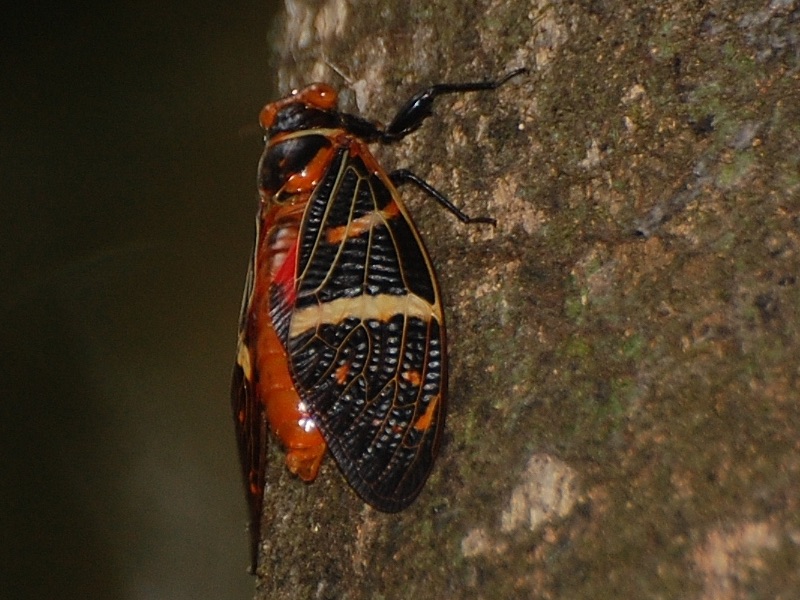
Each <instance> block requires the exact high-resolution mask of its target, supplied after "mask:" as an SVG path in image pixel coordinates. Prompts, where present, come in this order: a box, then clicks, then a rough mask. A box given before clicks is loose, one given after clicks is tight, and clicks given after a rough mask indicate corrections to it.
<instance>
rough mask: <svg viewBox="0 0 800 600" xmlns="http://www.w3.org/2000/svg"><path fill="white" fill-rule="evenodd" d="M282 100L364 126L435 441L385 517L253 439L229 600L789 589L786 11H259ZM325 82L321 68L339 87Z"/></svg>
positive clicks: (798, 140) (793, 546)
mask: <svg viewBox="0 0 800 600" xmlns="http://www.w3.org/2000/svg"><path fill="white" fill-rule="evenodd" d="M286 9H287V15H286V19H285V21H284V23H283V25H282V27H283V34H282V37H281V40H282V41H281V42H280V45H279V52H280V58H279V71H278V83H279V88H280V89H281V91H282V92H283V93H285V92H288V91H289V89H291V88H293V87H298V86H302V85H305V84H307V83H310V82H312V81H316V80H324V81H327V82H329V83H332V84H334V85H335V86H336V87H338V88H341V89H342V90H343V92H342V94H343V106H342V108H343V109H345V110H348V111H350V112H358V113H360V114H362V115H363V116H365V117H367V118H370V119H376V120H381V121H383V122H388V121H389V120H390V119H391V118H392V116H393V115H394V111H395V110H396V109H397V108H399V107H400V106H401V105H402V103H403V102H404V101H405V100H406V99H407V98H408V97H410V96H411V95H412V94H413V93H414V92H416V91H417V90H418V89H420V88H422V87H425V86H428V85H430V84H432V83H438V82H443V81H445V82H460V81H474V80H481V79H485V78H493V77H496V76H499V75H501V74H503V73H505V72H507V71H509V70H510V69H512V68H516V67H521V66H525V67H528V68H529V69H530V74H529V75H527V76H524V77H520V78H518V79H515V80H512V81H511V82H509V83H508V84H507V85H506V86H504V87H503V88H501V89H500V90H497V91H496V92H481V93H472V94H466V95H464V96H458V97H447V98H442V99H440V100H438V101H437V104H436V107H435V114H434V117H432V118H431V119H429V120H428V121H426V123H425V125H424V126H423V127H422V128H421V129H420V130H419V131H418V132H417V133H415V134H414V135H412V136H411V137H409V138H408V139H407V140H406V141H404V142H402V143H401V144H398V145H396V146H392V147H390V148H379V149H376V153H377V155H378V157H379V159H380V160H382V161H383V162H384V163H385V165H386V167H387V169H394V168H398V167H407V168H409V169H412V170H414V171H415V172H416V173H417V174H419V175H420V176H422V177H423V178H424V179H426V180H427V181H429V182H430V183H431V184H432V185H434V186H435V187H437V188H438V189H439V190H441V191H443V192H444V193H445V194H446V195H447V196H448V197H449V198H450V199H451V200H452V201H453V202H454V203H455V204H456V205H458V206H459V207H460V208H462V209H463V210H464V211H465V212H467V213H468V214H470V215H491V216H493V217H495V218H496V219H497V221H498V225H497V227H496V228H494V229H492V228H491V227H489V226H486V225H466V226H465V225H462V224H461V223H460V222H458V221H457V220H456V219H455V218H453V217H452V216H451V215H449V214H447V213H446V212H442V210H441V207H439V206H438V205H436V204H435V203H432V202H428V201H427V198H425V197H424V196H423V195H422V194H420V193H417V192H416V191H414V190H405V189H404V190H403V194H404V199H405V200H406V203H407V205H408V206H409V208H410V210H411V212H412V213H413V214H414V216H415V219H416V222H417V224H418V225H419V227H420V230H421V232H422V235H423V237H424V239H425V241H426V243H427V245H428V248H429V249H430V251H431V253H432V255H433V258H434V261H435V262H436V264H437V266H438V271H439V275H440V278H441V284H442V288H443V294H444V298H445V302H446V317H447V322H448V332H449V345H450V359H451V363H450V364H451V374H450V409H449V420H448V426H447V432H448V433H447V436H446V440H445V444H444V447H443V449H442V452H441V454H440V456H439V459H438V462H437V465H436V467H435V470H434V473H433V475H432V477H431V479H430V480H429V482H428V484H427V486H426V488H425V490H424V491H423V492H422V494H421V495H420V497H419V498H418V500H417V501H416V502H415V504H413V505H412V506H411V507H410V508H409V509H407V510H406V511H404V512H402V513H400V514H397V515H386V514H382V513H379V512H376V511H374V510H372V509H371V508H369V507H368V506H365V505H364V504H363V502H361V501H360V500H359V499H358V497H357V496H356V495H355V494H354V493H353V492H352V491H351V490H350V489H349V488H348V487H347V484H346V483H345V481H344V480H343V478H342V476H341V475H340V473H339V472H338V471H337V469H336V466H335V464H334V463H333V462H332V461H331V460H330V459H327V460H326V462H325V464H324V466H323V469H322V472H321V476H320V477H319V479H318V480H317V482H316V483H314V484H313V485H304V484H303V483H301V482H300V481H299V480H296V479H295V478H293V477H292V476H291V475H289V474H288V473H287V472H286V469H285V468H284V466H283V458H282V453H281V452H280V451H279V449H277V448H276V447H275V446H276V445H275V444H274V443H273V447H272V449H271V450H270V467H269V472H268V482H269V483H268V490H267V498H266V502H265V514H264V520H263V524H262V531H263V537H264V541H263V554H262V562H261V564H260V566H259V570H258V584H257V592H258V593H257V597H258V598H270V599H276V598H278V599H279V598H292V599H296V598H337V599H340V598H348V599H354V600H355V599H362V598H363V599H367V598H369V599H375V598H453V599H458V598H465V599H466V598H469V599H474V598H522V597H537V598H571V599H578V598H651V597H661V598H686V597H697V598H724V599H727V598H731V599H733V598H740V597H745V596H746V597H764V598H767V597H770V598H773V597H775V598H777V597H796V596H797V594H798V591H800V568H798V567H799V566H800V553H799V552H798V544H799V543H800V524H799V523H798V518H797V515H798V514H800V512H799V511H798V506H797V505H798V499H800V479H799V478H798V471H799V470H800V455H799V454H798V452H797V450H798V440H800V403H799V402H798V392H797V388H798V385H797V384H798V372H799V370H798V359H797V356H798V355H800V335H798V326H800V310H799V307H800V283H799V282H798V281H797V277H798V273H800V236H799V235H798V220H799V219H800V171H799V167H798V165H800V94H798V89H799V88H800V75H799V73H800V40H798V34H797V31H798V29H799V28H800V22H799V21H800V8H799V7H798V2H797V1H796V0H774V1H773V2H771V3H769V4H765V3H758V2H745V3H737V4H732V3H727V2H725V3H724V2H719V1H715V0H712V1H711V2H706V3H699V4H698V3H696V2H688V1H680V0H677V1H670V2H663V3H657V4H656V5H650V4H647V3H644V4H643V3H638V2H627V3H626V2H621V1H614V0H610V1H601V2H584V3H578V4H576V3H565V4H560V3H548V2H545V1H544V0H542V1H539V2H537V1H536V0H533V1H531V2H514V1H505V0H484V1H478V2H472V1H470V2H465V1H462V2H459V1H448V0H444V1H441V2H431V1H430V0H410V1H407V2H394V1H391V0H372V1H366V0H364V1H357V0H329V1H312V0H286ZM343 76H344V77H346V78H347V81H345V80H343Z"/></svg>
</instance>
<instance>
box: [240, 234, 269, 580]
mask: <svg viewBox="0 0 800 600" xmlns="http://www.w3.org/2000/svg"><path fill="white" fill-rule="evenodd" d="M256 247H257V246H256ZM252 291H253V264H252V261H251V264H250V267H249V269H248V271H247V281H246V283H245V290H244V297H243V299H242V308H241V312H240V315H239V343H238V347H237V359H236V363H235V364H234V366H233V378H232V382H231V407H232V409H233V420H234V424H235V426H236V441H237V445H238V447H239V460H240V462H241V465H242V474H243V478H244V487H245V495H246V497H247V505H248V511H249V524H248V529H249V532H250V552H251V557H250V560H251V571H252V572H253V573H255V569H256V566H257V564H258V544H259V542H260V540H261V510H262V507H263V503H264V485H265V467H266V464H265V462H266V444H267V427H266V419H265V415H264V409H263V405H262V404H261V402H260V401H259V399H258V398H257V397H256V395H255V389H254V387H253V383H254V382H253V381H252V380H251V379H252V378H253V371H252V369H253V366H252V363H251V360H250V354H249V350H248V349H247V337H248V336H247V331H248V323H249V314H250V308H251V295H252Z"/></svg>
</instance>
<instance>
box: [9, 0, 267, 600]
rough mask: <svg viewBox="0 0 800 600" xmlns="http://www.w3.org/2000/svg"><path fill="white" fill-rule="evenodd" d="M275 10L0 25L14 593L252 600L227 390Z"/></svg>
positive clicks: (99, 14) (95, 15) (123, 7)
mask: <svg viewBox="0 0 800 600" xmlns="http://www.w3.org/2000/svg"><path fill="white" fill-rule="evenodd" d="M269 4H270V3H266V2H248V3H238V4H236V5H228V4H224V3H223V4H220V3H216V2H214V3H201V4H198V3H192V4H186V3H181V2H127V3H102V4H100V3H98V4H97V5H95V6H86V7H85V8H82V9H77V8H68V7H64V6H59V7H55V6H47V5H35V4H34V5H31V6H30V7H28V8H24V9H21V8H16V9H12V10H17V11H25V12H17V13H16V14H12V13H9V12H7V11H8V10H9V9H6V11H5V12H4V18H3V21H4V25H3V28H4V29H6V31H5V32H4V33H3V41H2V42H1V43H2V46H3V48H2V58H0V65H2V67H1V68H2V71H3V73H2V82H3V83H2V91H1V92H0V97H1V98H2V101H1V102H2V104H0V108H2V120H1V121H0V122H2V134H1V135H0V153H2V160H1V161H0V164H1V165H2V167H1V169H2V171H1V173H2V181H1V182H0V194H2V196H1V197H2V215H1V216H0V343H1V345H0V347H2V353H3V354H2V356H3V360H2V367H0V393H1V394H2V404H1V405H2V415H0V444H2V447H0V456H1V457H2V458H0V460H2V469H1V470H0V477H2V480H1V483H0V489H2V496H1V497H0V500H1V501H2V505H0V512H1V513H2V522H0V527H1V530H2V535H3V538H2V543H0V548H2V556H0V590H2V591H0V597H3V596H4V597H7V598H13V599H15V600H21V599H26V598H37V599H41V598H62V599H71V598H81V599H83V598H104V599H114V598H169V599H173V600H174V599H180V598H192V599H195V600H197V599H203V598H214V599H225V598H243V597H248V596H249V595H250V593H251V590H252V586H253V580H252V578H250V577H249V576H248V575H247V574H246V572H245V569H246V566H247V564H248V544H247V537H246V534H245V530H244V526H245V505H244V498H243V494H242V490H241V482H240V475H239V470H238V469H239V466H238V459H237V457H236V454H235V448H234V435H233V427H232V421H231V415H230V408H229V400H228V385H229V377H230V369H231V365H232V360H233V354H234V344H235V337H236V323H237V317H238V310H239V302H240V297H241V290H242V286H243V283H244V272H245V265H246V261H247V257H248V253H249V250H250V244H251V236H252V220H253V216H254V208H255V199H256V196H255V188H254V183H255V168H256V163H257V161H258V157H259V153H260V148H261V134H260V132H259V130H258V128H257V116H258V111H259V109H260V108H261V106H262V105H263V104H264V103H265V102H266V101H267V100H269V99H270V98H272V97H274V95H275V91H274V90H273V88H272V86H273V82H274V76H273V72H272V71H271V69H270V52H271V49H272V48H274V45H275V41H274V39H273V37H274V36H273V32H274V31H275V28H274V24H273V19H274V10H271V9H270V8H269Z"/></svg>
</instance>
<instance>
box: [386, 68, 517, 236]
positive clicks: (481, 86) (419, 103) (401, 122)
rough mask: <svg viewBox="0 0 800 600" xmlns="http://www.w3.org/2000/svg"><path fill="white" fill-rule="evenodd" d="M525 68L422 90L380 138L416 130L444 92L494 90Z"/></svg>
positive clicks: (391, 138) (390, 138) (393, 138)
mask: <svg viewBox="0 0 800 600" xmlns="http://www.w3.org/2000/svg"><path fill="white" fill-rule="evenodd" d="M527 71H528V70H527V69H524V68H522V69H515V70H514V71H511V72H510V73H507V74H506V75H504V76H503V77H501V78H500V79H494V80H491V81H477V82H472V83H440V84H437V85H432V86H431V87H429V88H428V89H425V90H422V91H421V92H419V93H418V94H416V95H415V96H414V97H413V98H411V100H409V101H408V102H406V104H405V106H403V108H401V109H400V110H399V111H398V112H397V115H395V117H394V119H392V122H391V123H390V124H389V126H388V127H387V128H386V129H385V130H384V131H383V133H382V134H381V137H380V140H381V141H382V142H384V143H391V142H396V141H397V140H400V139H402V138H404V137H405V136H407V135H408V134H409V133H411V132H413V131H415V130H417V129H418V128H419V126H420V125H422V122H423V121H424V120H425V119H427V118H428V117H429V116H431V114H432V113H433V101H434V100H435V99H436V98H437V97H439V96H443V95H445V94H458V93H462V92H479V91H481V90H495V89H497V88H499V87H500V86H501V85H503V84H504V83H505V82H507V81H508V80H509V79H511V78H512V77H516V76H517V75H521V74H522V73H527ZM462 220H463V219H462Z"/></svg>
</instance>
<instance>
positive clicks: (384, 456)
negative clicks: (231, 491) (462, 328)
mask: <svg viewBox="0 0 800 600" xmlns="http://www.w3.org/2000/svg"><path fill="white" fill-rule="evenodd" d="M522 72H524V69H518V70H515V71H512V72H510V73H508V74H507V75H505V76H504V77H501V78H499V79H496V80H490V81H481V82H473V83H456V84H438V85H433V86H431V87H429V88H427V89H424V90H422V91H421V92H419V93H418V94H416V95H415V96H413V97H412V98H411V99H410V100H409V101H408V102H407V103H406V104H405V105H404V106H403V107H402V108H401V109H400V110H399V111H398V113H397V115H396V116H395V117H394V119H393V120H392V121H391V123H390V124H389V125H388V126H386V127H381V126H380V125H379V124H377V123H375V122H372V121H368V120H366V119H364V118H362V117H360V116H357V115H352V114H347V113H344V112H341V111H339V110H338V109H337V93H336V91H335V90H334V89H333V88H332V87H331V86H329V85H326V84H324V83H317V84H314V85H311V86H309V87H306V88H304V89H302V90H296V91H294V92H292V94H291V95H290V96H288V97H286V98H283V99H281V100H278V101H276V102H273V103H271V104H267V105H266V106H265V107H264V109H263V110H262V111H261V115H260V119H259V120H260V123H261V126H262V127H263V128H264V130H265V132H266V134H265V148H264V153H263V155H262V157H261V161H260V163H259V167H258V192H259V196H260V201H259V206H258V214H257V216H256V241H255V247H254V250H253V256H252V260H251V262H250V265H249V270H248V276H247V284H246V287H245V292H244V299H243V301H242V309H241V316H240V320H239V340H238V350H237V355H236V364H235V367H234V373H233V385H232V401H233V414H234V420H235V424H236V433H237V438H238V445H239V452H240V457H241V462H242V469H243V472H244V480H245V487H246V493H247V498H248V503H249V507H250V533H251V539H252V549H251V550H252V568H253V571H254V570H255V567H256V562H257V557H258V543H259V540H260V520H261V510H262V505H263V494H264V485H265V481H264V472H265V460H266V445H267V441H268V438H269V437H270V435H275V436H276V437H277V438H278V440H280V442H281V444H282V445H283V447H284V448H285V450H286V465H287V467H288V468H289V470H290V471H291V472H292V473H294V474H296V475H297V476H299V477H300V478H301V479H303V480H305V481H313V480H314V478H315V477H316V476H317V472H318V471H319V468H320V463H321V462H322V459H323V457H324V456H325V453H326V450H328V449H330V452H331V454H332V455H333V458H334V460H335V461H336V464H337V465H338V466H339V469H340V470H341V472H342V473H343V474H344V476H345V478H346V479H347V481H348V483H349V484H350V485H351V486H352V488H353V489H354V490H355V491H356V493H357V494H358V495H359V496H360V497H361V498H362V499H363V500H364V501H365V502H367V503H368V504H370V505H371V506H373V507H375V508H376V509H378V510H381V511H385V512H395V511H399V510H402V509H404V508H406V507H407V506H408V505H409V504H410V503H411V502H412V501H413V500H414V499H415V498H416V497H417V495H418V494H419V493H420V490H421V489H422V487H423V485H424V484H425V481H426V479H427V478H428V475H429V474H430V472H431V468H432V466H433V462H434V460H435V458H436V455H437V452H438V449H439V446H440V443H441V440H442V432H443V429H444V420H445V412H446V408H447V355H446V343H445V327H444V313H443V310H442V300H441V294H440V292H439V285H438V283H437V279H436V272H435V270H434V267H433V264H432V262H431V258H430V256H429V254H428V252H427V251H426V249H425V245H424V244H423V243H422V239H421V238H420V234H419V232H418V231H417V228H416V227H415V225H414V222H413V220H412V218H411V216H410V215H409V213H408V210H407V209H406V207H405V205H404V203H403V200H402V198H401V195H400V193H399V192H398V188H399V187H400V186H402V185H403V184H407V183H412V184H415V185H416V186H418V187H419V188H421V189H422V190H423V191H424V192H425V193H426V194H428V195H429V196H431V197H432V198H434V199H435V200H437V201H438V202H440V203H441V204H443V205H444V206H445V207H447V208H448V209H449V210H450V211H451V212H452V213H453V214H455V215H456V217H458V218H459V219H460V220H461V221H462V222H464V223H471V222H479V223H493V222H494V221H493V219H490V218H486V217H478V218H470V217H468V216H467V215H466V214H464V213H463V212H462V211H460V210H459V209H458V208H457V207H456V206H454V205H453V204H452V203H451V202H450V201H449V200H448V199H447V198H446V197H445V196H444V195H443V194H441V193H440V192H439V191H437V190H436V189H434V188H433V187H432V186H430V185H429V184H428V183H426V182H425V181H424V180H422V179H421V178H419V177H418V176H416V175H414V174H413V173H412V172H410V171H408V170H404V169H401V170H397V171H393V172H386V171H385V170H384V169H383V168H382V167H381V165H380V164H379V163H378V161H377V160H376V159H375V157H374V156H373V155H372V153H371V152H370V149H369V145H370V144H372V143H380V144H392V143H394V142H397V141H399V140H401V139H403V138H404V137H406V136H407V135H408V134H410V133H412V132H414V131H415V130H416V129H418V128H419V127H420V126H421V125H422V122H423V121H424V120H425V119H426V118H427V117H429V116H430V115H431V114H432V109H433V103H434V100H435V99H436V98H437V97H439V96H442V95H445V94H454V93H461V92H475V91H480V90H493V89H496V88H497V87H499V86H500V85H502V84H503V83H505V82H506V81H508V80H509V79H511V78H512V77H514V76H516V75H519V74H520V73H522Z"/></svg>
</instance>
